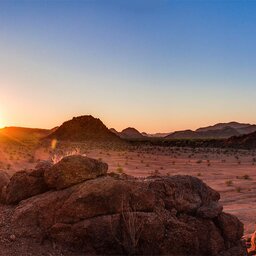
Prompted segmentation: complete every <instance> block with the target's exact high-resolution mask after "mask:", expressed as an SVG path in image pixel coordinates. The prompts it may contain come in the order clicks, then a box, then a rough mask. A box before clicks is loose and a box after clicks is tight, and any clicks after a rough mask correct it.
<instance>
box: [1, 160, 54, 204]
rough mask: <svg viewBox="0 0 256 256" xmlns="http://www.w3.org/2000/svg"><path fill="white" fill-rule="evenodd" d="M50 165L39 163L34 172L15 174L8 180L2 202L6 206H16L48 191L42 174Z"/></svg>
mask: <svg viewBox="0 0 256 256" xmlns="http://www.w3.org/2000/svg"><path fill="white" fill-rule="evenodd" d="M50 167H51V164H50V163H48V162H46V163H41V164H40V165H37V167H36V169H35V170H24V171H19V172H16V173H15V174H14V175H13V176H12V177H11V179H10V182H9V183H8V185H7V187H6V190H5V193H4V194H3V193H2V201H4V202H5V203H7V204H16V203H18V202H20V201H21V200H24V199H27V198H29V197H32V196H35V195H38V194H42V193H44V192H46V191H47V190H49V187H48V185H47V184H46V183H45V180H44V172H45V171H46V170H47V169H49V168H50Z"/></svg>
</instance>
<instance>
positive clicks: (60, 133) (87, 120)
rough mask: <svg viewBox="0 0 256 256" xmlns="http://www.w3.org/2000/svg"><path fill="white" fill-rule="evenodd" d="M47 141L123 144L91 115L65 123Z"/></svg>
mask: <svg viewBox="0 0 256 256" xmlns="http://www.w3.org/2000/svg"><path fill="white" fill-rule="evenodd" d="M46 139H57V140H59V141H74V142H84V141H93V142H121V139H120V138H119V137H118V136H116V135H115V134H114V133H113V132H111V131H110V130H109V129H108V128H107V127H106V126H105V125H104V124H103V123H102V121H101V120H100V119H98V118H94V117H93V116H91V115H88V116H79V117H74V118H73V119H72V120H69V121H66V122H64V123H63V124H62V125H61V126H60V127H58V128H57V129H56V130H55V131H54V132H53V133H51V134H50V135H49V136H47V137H46Z"/></svg>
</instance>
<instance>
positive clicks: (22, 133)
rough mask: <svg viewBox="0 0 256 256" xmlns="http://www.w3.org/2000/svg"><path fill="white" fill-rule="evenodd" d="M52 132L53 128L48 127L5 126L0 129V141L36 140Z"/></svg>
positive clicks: (22, 141)
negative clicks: (48, 128)
mask: <svg viewBox="0 0 256 256" xmlns="http://www.w3.org/2000/svg"><path fill="white" fill-rule="evenodd" d="M50 133H51V130H47V129H37V128H24V127H5V128H2V129H0V142H16V143H26V142H36V141H38V140H40V139H41V138H44V137H45V136H47V135H49V134H50Z"/></svg>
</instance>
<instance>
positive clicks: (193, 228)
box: [11, 165, 243, 256]
mask: <svg viewBox="0 0 256 256" xmlns="http://www.w3.org/2000/svg"><path fill="white" fill-rule="evenodd" d="M85 166H87V165H85ZM81 168H85V167H81ZM104 168H105V167H103V169H104ZM57 170H61V168H59V167H58V168H57ZM74 170H75V169H71V171H74ZM104 170H105V169H104ZM100 173H102V172H100ZM103 173H105V171H103ZM52 180H55V179H52ZM75 183H77V182H75ZM48 184H49V183H48ZM51 184H59V183H55V181H54V182H53V183H51ZM62 184H66V183H65V182H64V183H62ZM62 187H63V186H62V185H61V186H57V187H56V188H62ZM64 187H65V186H64ZM219 199H220V195H219V193H218V192H216V191H214V190H213V189H211V188H210V187H208V186H207V185H206V184H205V183H203V182H202V181H201V180H199V179H198V178H195V177H191V176H181V175H178V176H171V177H149V178H146V179H136V178H134V177H131V178H129V177H125V178H124V177H122V176H113V175H104V176H100V177H97V178H94V179H89V180H86V181H83V182H81V183H79V184H76V185H73V186H70V185H69V187H68V188H65V189H61V190H55V191H48V192H46V193H44V194H41V195H37V196H34V197H31V198H29V199H27V200H24V201H22V202H21V203H20V204H19V205H18V206H17V208H16V209H15V212H14V215H13V219H12V223H11V225H12V228H13V230H15V235H16V236H17V237H19V236H22V237H24V236H25V237H37V238H39V239H50V240H54V241H55V242H56V243H60V244H61V243H62V244H65V245H69V246H72V248H73V249H74V250H76V251H78V253H80V254H86V255H96V254H98V255H102V254H104V255H107V254H108V255H113V254H116V255H123V254H140V255H148V254H150V255H173V256H174V255H175V256H176V255H181V256H183V255H184V256H185V255H190V256H192V255H194V256H195V255H197V256H198V255H208V256H211V255H223V256H225V255H243V248H242V246H241V244H240V239H241V237H242V235H243V225H242V223H241V222H240V221H239V220H238V219H237V218H236V217H234V216H232V215H230V214H225V213H223V212H222V207H221V205H220V204H219V202H218V201H219Z"/></svg>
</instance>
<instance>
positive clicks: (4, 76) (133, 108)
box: [0, 0, 256, 132]
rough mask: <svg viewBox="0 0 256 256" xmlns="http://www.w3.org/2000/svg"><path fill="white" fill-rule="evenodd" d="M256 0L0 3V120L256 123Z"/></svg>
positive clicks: (154, 125)
mask: <svg viewBox="0 0 256 256" xmlns="http://www.w3.org/2000/svg"><path fill="white" fill-rule="evenodd" d="M255 13H256V1H247V0H241V1H231V0H229V1H218V0H211V1H207V0H205V1H203V0H201V1H193V0H189V1H182V0H180V1H178V0H177V1H167V0H162V1H161V0H155V1H150V0H145V1H143V0H137V1H132V0H127V1H125V0H120V1H108V0H102V1H97V0H91V1H86V0H84V1H75V0H66V1H61V0H56V1H52V0H48V1H46V0H41V1H40V0H31V1H29V0H17V1H13V0H6V1H5V0H1V1H0V35H1V37H0V123H1V126H3V125H6V126H7V125H18V126H29V127H43V128H52V127H54V126H56V125H59V124H61V123H62V122H63V121H65V120H67V119H70V118H71V117H73V116H78V115H83V114H92V115H93V116H95V117H99V118H101V120H102V121H103V122H104V123H105V124H106V125H107V126H108V127H115V128H116V129H117V130H121V129H123V128H126V127H127V126H133V127H136V128H138V129H139V130H140V131H146V132H170V131H173V130H179V129H187V128H191V129H195V128H198V127H200V126H204V125H209V124H213V123H217V122H227V121H233V120H236V121H241V122H249V123H256V115H255V110H256V15H255Z"/></svg>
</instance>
